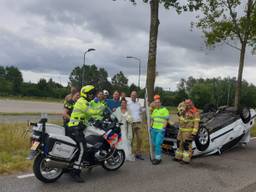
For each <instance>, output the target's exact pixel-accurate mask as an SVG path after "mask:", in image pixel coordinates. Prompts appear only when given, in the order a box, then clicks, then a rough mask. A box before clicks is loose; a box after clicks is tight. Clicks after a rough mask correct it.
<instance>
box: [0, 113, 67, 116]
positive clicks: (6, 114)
mask: <svg viewBox="0 0 256 192" xmlns="http://www.w3.org/2000/svg"><path fill="white" fill-rule="evenodd" d="M41 114H42V113H39V112H25V113H24V112H22V113H16V112H14V113H5V112H0V115H2V116H19V115H21V116H24V115H28V116H40V115H41ZM47 115H62V114H61V113H47Z"/></svg>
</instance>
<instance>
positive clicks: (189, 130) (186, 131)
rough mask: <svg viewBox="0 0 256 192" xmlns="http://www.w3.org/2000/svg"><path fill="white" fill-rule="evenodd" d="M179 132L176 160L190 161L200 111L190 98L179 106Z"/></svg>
mask: <svg viewBox="0 0 256 192" xmlns="http://www.w3.org/2000/svg"><path fill="white" fill-rule="evenodd" d="M178 116H179V133H178V137H177V147H178V149H177V150H176V153H175V158H174V159H175V160H177V161H182V162H185V163H190V161H191V157H192V142H193V140H194V138H195V136H196V134H197V132H198V128H199V122H200V113H199V111H198V109H197V108H196V107H195V106H194V104H193V102H192V101H191V100H190V99H186V100H185V101H183V102H181V103H180V104H179V106H178Z"/></svg>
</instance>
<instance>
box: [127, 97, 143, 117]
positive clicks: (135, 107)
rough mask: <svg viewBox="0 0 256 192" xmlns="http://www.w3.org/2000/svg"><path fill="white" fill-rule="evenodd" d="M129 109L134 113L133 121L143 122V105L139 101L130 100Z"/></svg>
mask: <svg viewBox="0 0 256 192" xmlns="http://www.w3.org/2000/svg"><path fill="white" fill-rule="evenodd" d="M128 109H129V111H130V113H131V115H132V122H141V106H140V103H139V102H133V101H129V103H128Z"/></svg>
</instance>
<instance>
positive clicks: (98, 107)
mask: <svg viewBox="0 0 256 192" xmlns="http://www.w3.org/2000/svg"><path fill="white" fill-rule="evenodd" d="M90 106H91V107H92V108H93V109H94V110H95V111H97V114H96V115H93V116H92V118H93V119H95V120H102V118H103V112H104V110H105V109H106V107H107V104H106V103H105V97H104V95H103V92H102V91H99V92H98V93H97V96H96V97H95V98H94V99H93V100H92V101H91V102H90Z"/></svg>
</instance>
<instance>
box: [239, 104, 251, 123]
mask: <svg viewBox="0 0 256 192" xmlns="http://www.w3.org/2000/svg"><path fill="white" fill-rule="evenodd" d="M240 117H241V119H242V121H243V123H245V124H247V123H249V122H250V120H251V111H250V109H249V108H247V107H242V108H241V110H240Z"/></svg>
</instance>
